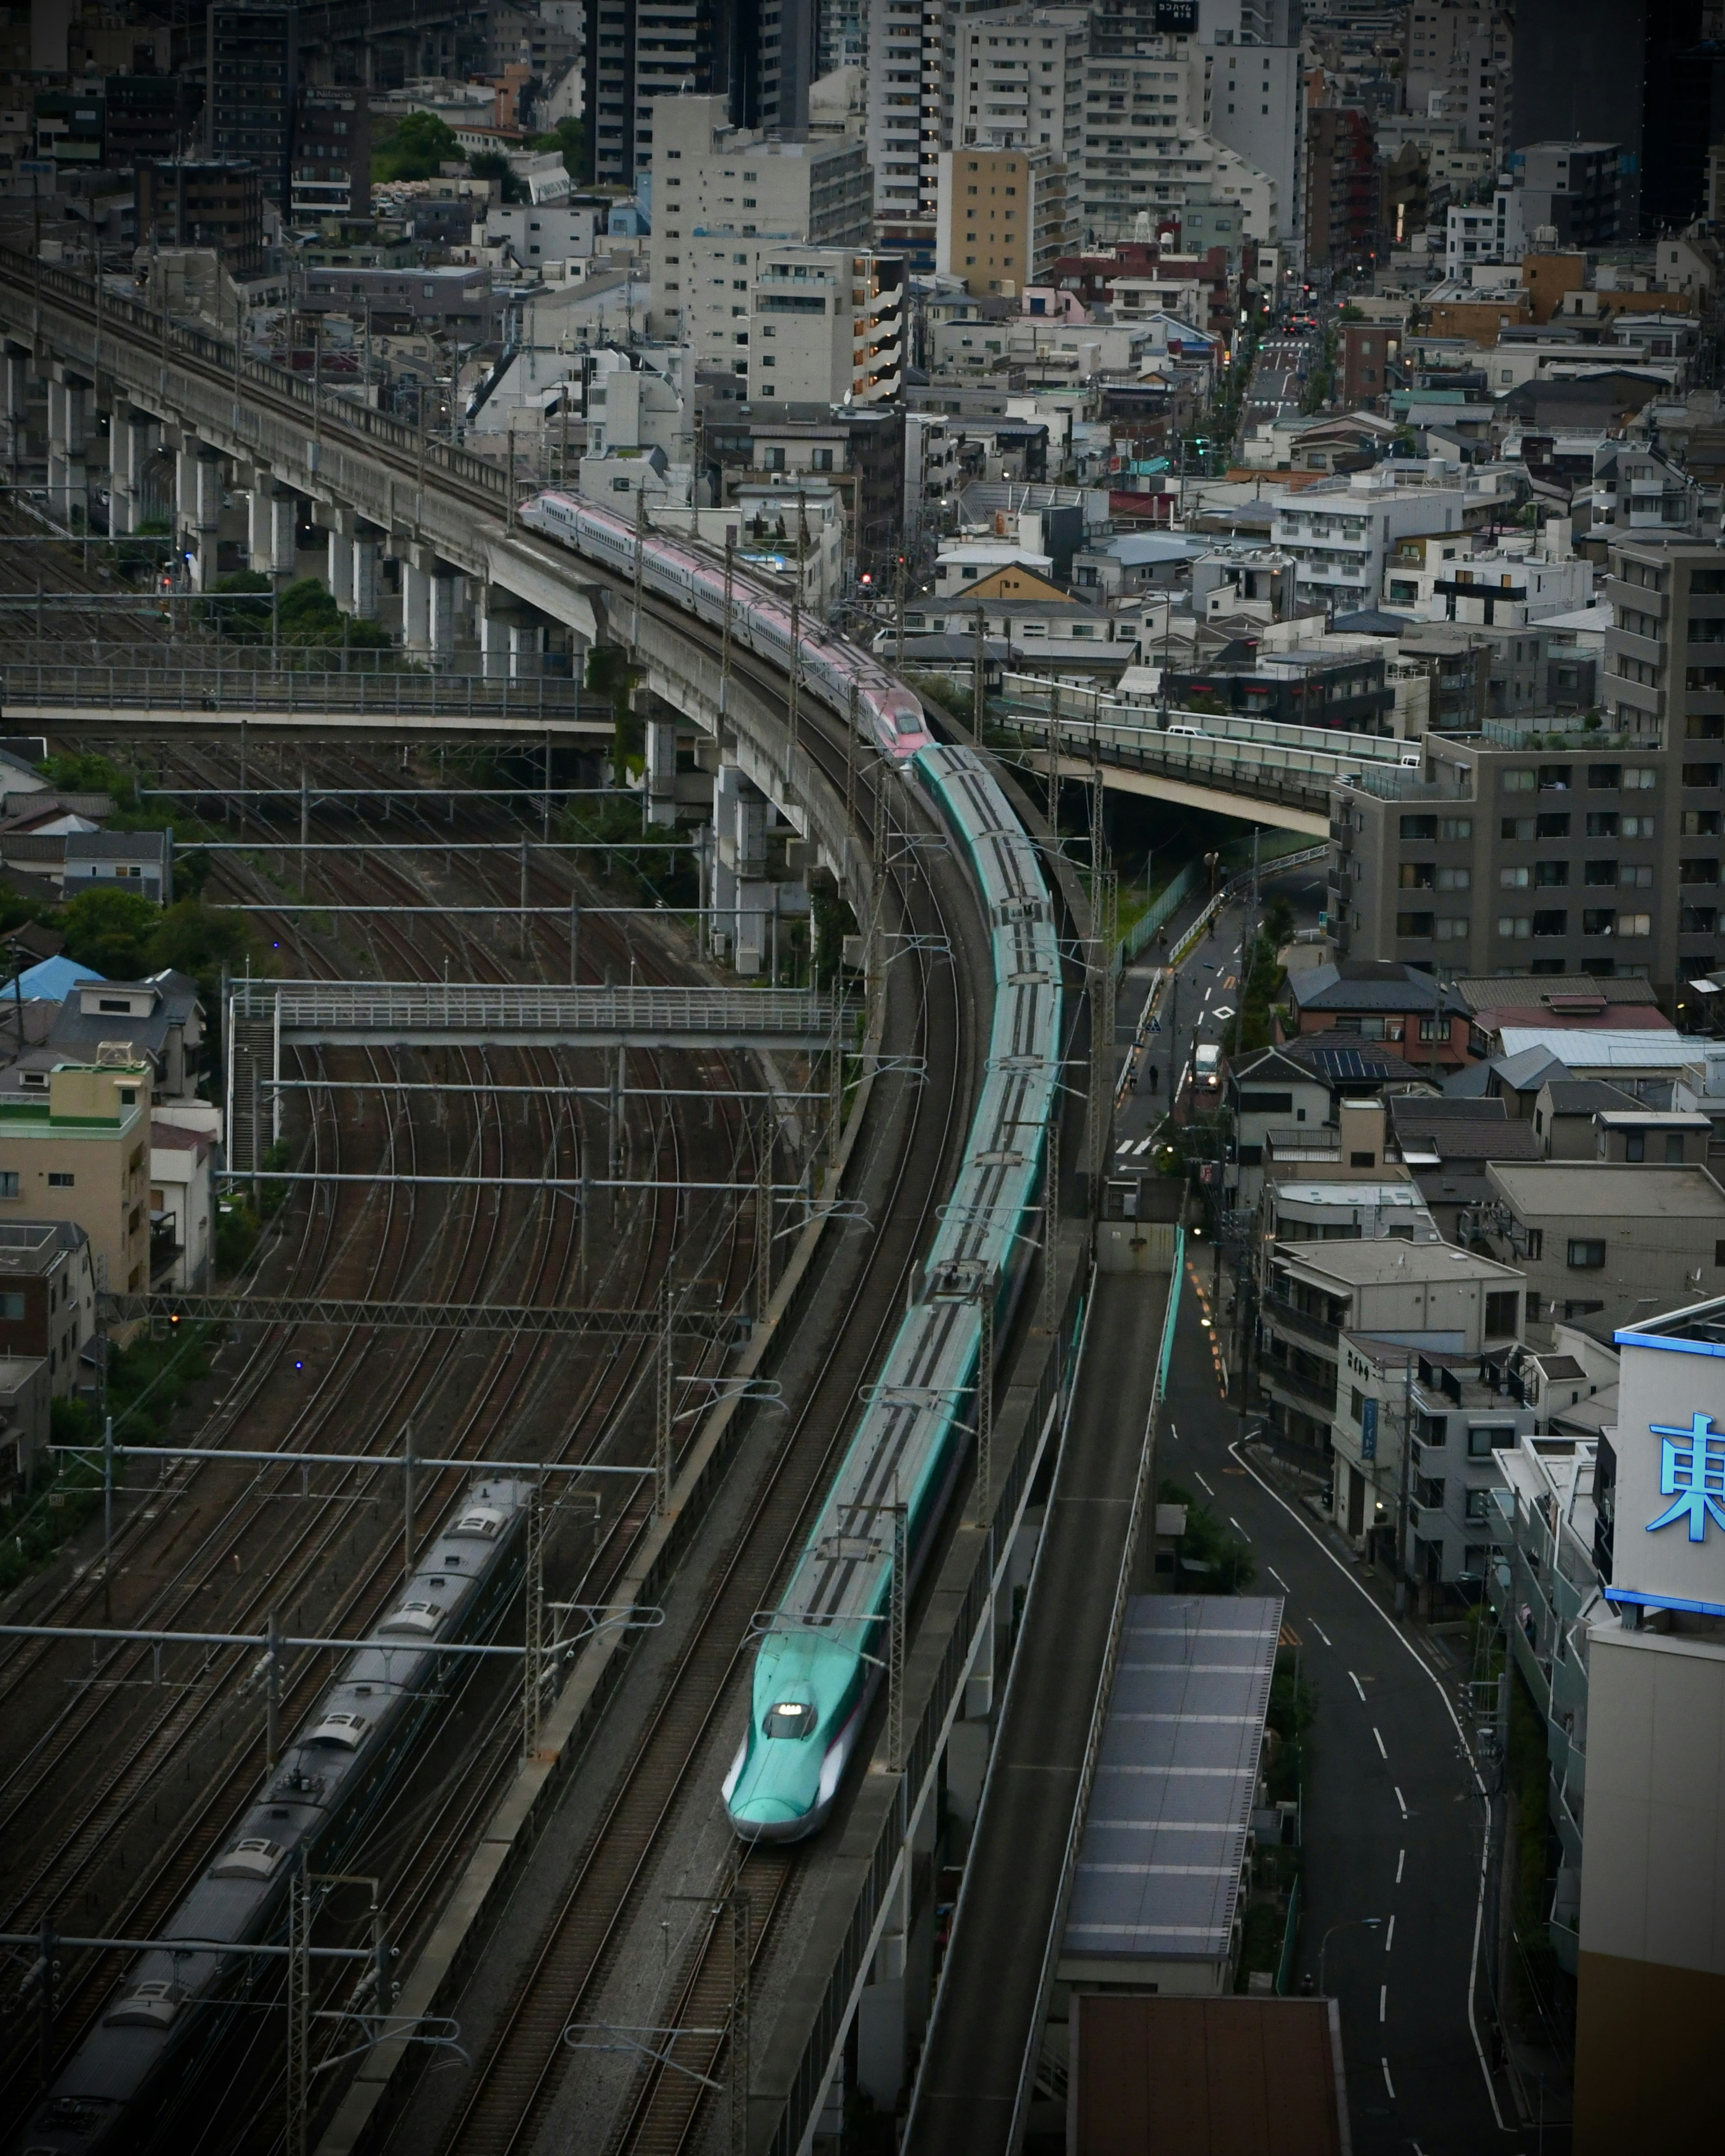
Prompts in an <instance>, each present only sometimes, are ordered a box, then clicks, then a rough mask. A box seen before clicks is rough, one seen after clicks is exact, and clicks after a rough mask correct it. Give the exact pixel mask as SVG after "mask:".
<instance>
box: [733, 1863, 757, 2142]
mask: <svg viewBox="0 0 1725 2156" xmlns="http://www.w3.org/2000/svg"><path fill="white" fill-rule="evenodd" d="M726 1899H727V1900H728V1902H730V1905H731V2073H730V2082H731V2156H748V2145H749V1958H750V1954H751V1953H752V1949H753V1947H754V1926H753V1924H752V1921H751V1912H750V1908H749V1897H748V1892H747V1888H745V1887H742V1886H733V1887H732V1890H731V1892H730V1893H729V1895H728V1896H727V1897H726Z"/></svg>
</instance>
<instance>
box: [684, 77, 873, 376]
mask: <svg viewBox="0 0 1725 2156" xmlns="http://www.w3.org/2000/svg"><path fill="white" fill-rule="evenodd" d="M654 140H655V149H656V153H657V157H658V168H657V171H656V173H655V182H654V187H655V203H654V224H655V230H654V234H653V243H652V265H653V281H652V296H651V299H650V301H649V306H650V310H651V315H652V319H653V322H654V326H655V332H656V333H660V334H663V335H665V336H680V335H682V334H684V333H685V331H687V332H689V333H691V334H692V335H693V336H694V337H695V339H696V343H697V345H698V346H699V347H700V348H701V359H700V362H699V364H701V366H704V367H705V366H716V365H721V364H722V365H735V366H736V371H737V372H740V373H741V372H747V353H746V352H741V353H739V351H738V347H739V346H747V341H748V337H747V316H748V291H749V285H750V280H751V277H752V274H753V271H754V269H755V267H756V264H757V262H758V260H759V258H760V254H761V249H762V244H764V245H766V246H767V247H771V246H772V245H773V244H783V243H785V242H786V241H796V242H800V243H802V244H806V245H809V246H817V247H821V246H835V247H842V246H845V245H850V246H860V245H861V244H864V243H865V242H866V240H867V239H868V234H869V219H870V203H871V188H870V177H869V168H868V162H867V159H866V157H865V153H864V151H863V147H862V145H861V144H860V142H857V141H852V140H850V139H849V138H846V137H831V138H828V139H824V140H812V141H798V142H781V141H771V140H769V139H768V138H767V137H765V136H761V135H759V134H757V133H755V132H754V131H752V130H749V129H747V128H738V127H732V126H731V125H730V123H729V121H728V119H727V117H726V100H724V99H723V98H722V97H676V98H665V99H661V100H660V102H659V106H658V109H657V110H656V113H655V123H654ZM739 258H740V259H739ZM739 331H741V335H740V336H739V334H738V332H739ZM716 352H722V353H723V355H724V357H723V358H722V359H721V358H719V357H714V356H713V355H714V353H716ZM739 358H740V360H741V362H742V363H741V364H737V361H738V360H739Z"/></svg>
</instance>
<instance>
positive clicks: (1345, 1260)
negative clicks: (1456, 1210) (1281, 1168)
mask: <svg viewBox="0 0 1725 2156" xmlns="http://www.w3.org/2000/svg"><path fill="white" fill-rule="evenodd" d="M1701 1172H1702V1171H1701V1170H1700V1169H1699V1168H1691V1169H1688V1170H1686V1171H1683V1170H1673V1171H1672V1173H1689V1174H1692V1175H1699V1174H1700V1173H1701ZM1607 1173H1611V1174H1622V1175H1639V1174H1641V1173H1644V1171H1643V1170H1641V1169H1640V1168H1614V1169H1610V1170H1608V1171H1607ZM1645 1173H1651V1174H1657V1173H1659V1171H1658V1169H1656V1168H1654V1169H1650V1170H1647V1171H1645ZM1718 1194H1719V1199H1720V1204H1721V1209H1722V1210H1725V1191H1721V1192H1720V1193H1718ZM1276 1260H1277V1262H1278V1263H1281V1262H1283V1261H1286V1263H1287V1264H1289V1265H1301V1266H1303V1267H1304V1268H1305V1269H1306V1270H1307V1271H1308V1272H1318V1273H1327V1274H1328V1275H1329V1276H1330V1277H1331V1279H1332V1280H1335V1281H1340V1282H1342V1283H1343V1286H1348V1287H1372V1286H1376V1285H1377V1284H1378V1282H1379V1281H1394V1282H1396V1283H1397V1284H1407V1283H1409V1282H1412V1281H1450V1280H1489V1281H1492V1282H1494V1283H1495V1282H1497V1281H1500V1280H1502V1281H1511V1280H1519V1279H1520V1278H1521V1275H1520V1274H1519V1273H1518V1272H1517V1270H1515V1268H1514V1267H1513V1266H1512V1265H1499V1263H1498V1262H1497V1259H1496V1258H1482V1257H1481V1256H1479V1255H1477V1253H1476V1252H1475V1251H1472V1250H1457V1249H1456V1247H1455V1245H1454V1244H1453V1243H1404V1242H1399V1241H1390V1242H1381V1243H1375V1242H1374V1243H1368V1242H1358V1243H1354V1242H1335V1243H1278V1244H1277V1245H1276Z"/></svg>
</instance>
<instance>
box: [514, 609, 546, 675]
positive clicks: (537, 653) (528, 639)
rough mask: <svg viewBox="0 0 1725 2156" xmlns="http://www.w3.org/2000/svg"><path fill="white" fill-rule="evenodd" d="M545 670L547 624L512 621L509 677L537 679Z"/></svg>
mask: <svg viewBox="0 0 1725 2156" xmlns="http://www.w3.org/2000/svg"><path fill="white" fill-rule="evenodd" d="M544 671H545V624H544V623H543V622H538V621H512V622H511V624H509V678H510V680H511V681H536V680H538V678H539V676H540V675H542V674H543V673H544Z"/></svg>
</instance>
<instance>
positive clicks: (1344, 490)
mask: <svg viewBox="0 0 1725 2156" xmlns="http://www.w3.org/2000/svg"><path fill="white" fill-rule="evenodd" d="M1469 500H1470V497H1469V495H1467V494H1466V493H1465V492H1464V491H1463V490H1462V489H1461V488H1460V487H1437V486H1398V485H1396V484H1395V482H1394V479H1393V478H1390V477H1388V476H1387V475H1382V474H1381V473H1380V472H1379V470H1377V469H1373V470H1369V471H1363V472H1353V473H1351V474H1350V475H1349V477H1348V484H1347V485H1345V486H1335V487H1331V486H1326V485H1322V484H1320V485H1317V486H1314V487H1308V488H1307V489H1306V490H1305V491H1304V492H1303V493H1292V494H1279V495H1276V496H1275V497H1274V504H1273V506H1274V510H1275V523H1274V526H1273V527H1272V534H1271V543H1272V544H1273V545H1274V546H1276V547H1280V548H1281V550H1282V552H1284V553H1286V554H1288V555H1291V557H1293V562H1294V596H1295V599H1296V605H1297V606H1298V607H1300V608H1318V607H1323V606H1328V607H1330V608H1332V609H1333V611H1334V612H1335V613H1358V611H1359V610H1360V609H1361V608H1367V607H1375V606H1376V605H1377V604H1378V594H1379V593H1381V592H1382V591H1383V589H1384V571H1385V568H1386V567H1387V566H1388V563H1389V551H1390V548H1391V547H1392V546H1393V545H1394V542H1396V541H1397V540H1398V539H1404V538H1411V537H1413V536H1415V535H1418V534H1423V533H1430V532H1439V531H1461V529H1462V526H1463V517H1464V512H1465V511H1466V508H1467V506H1468V504H1469Z"/></svg>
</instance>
